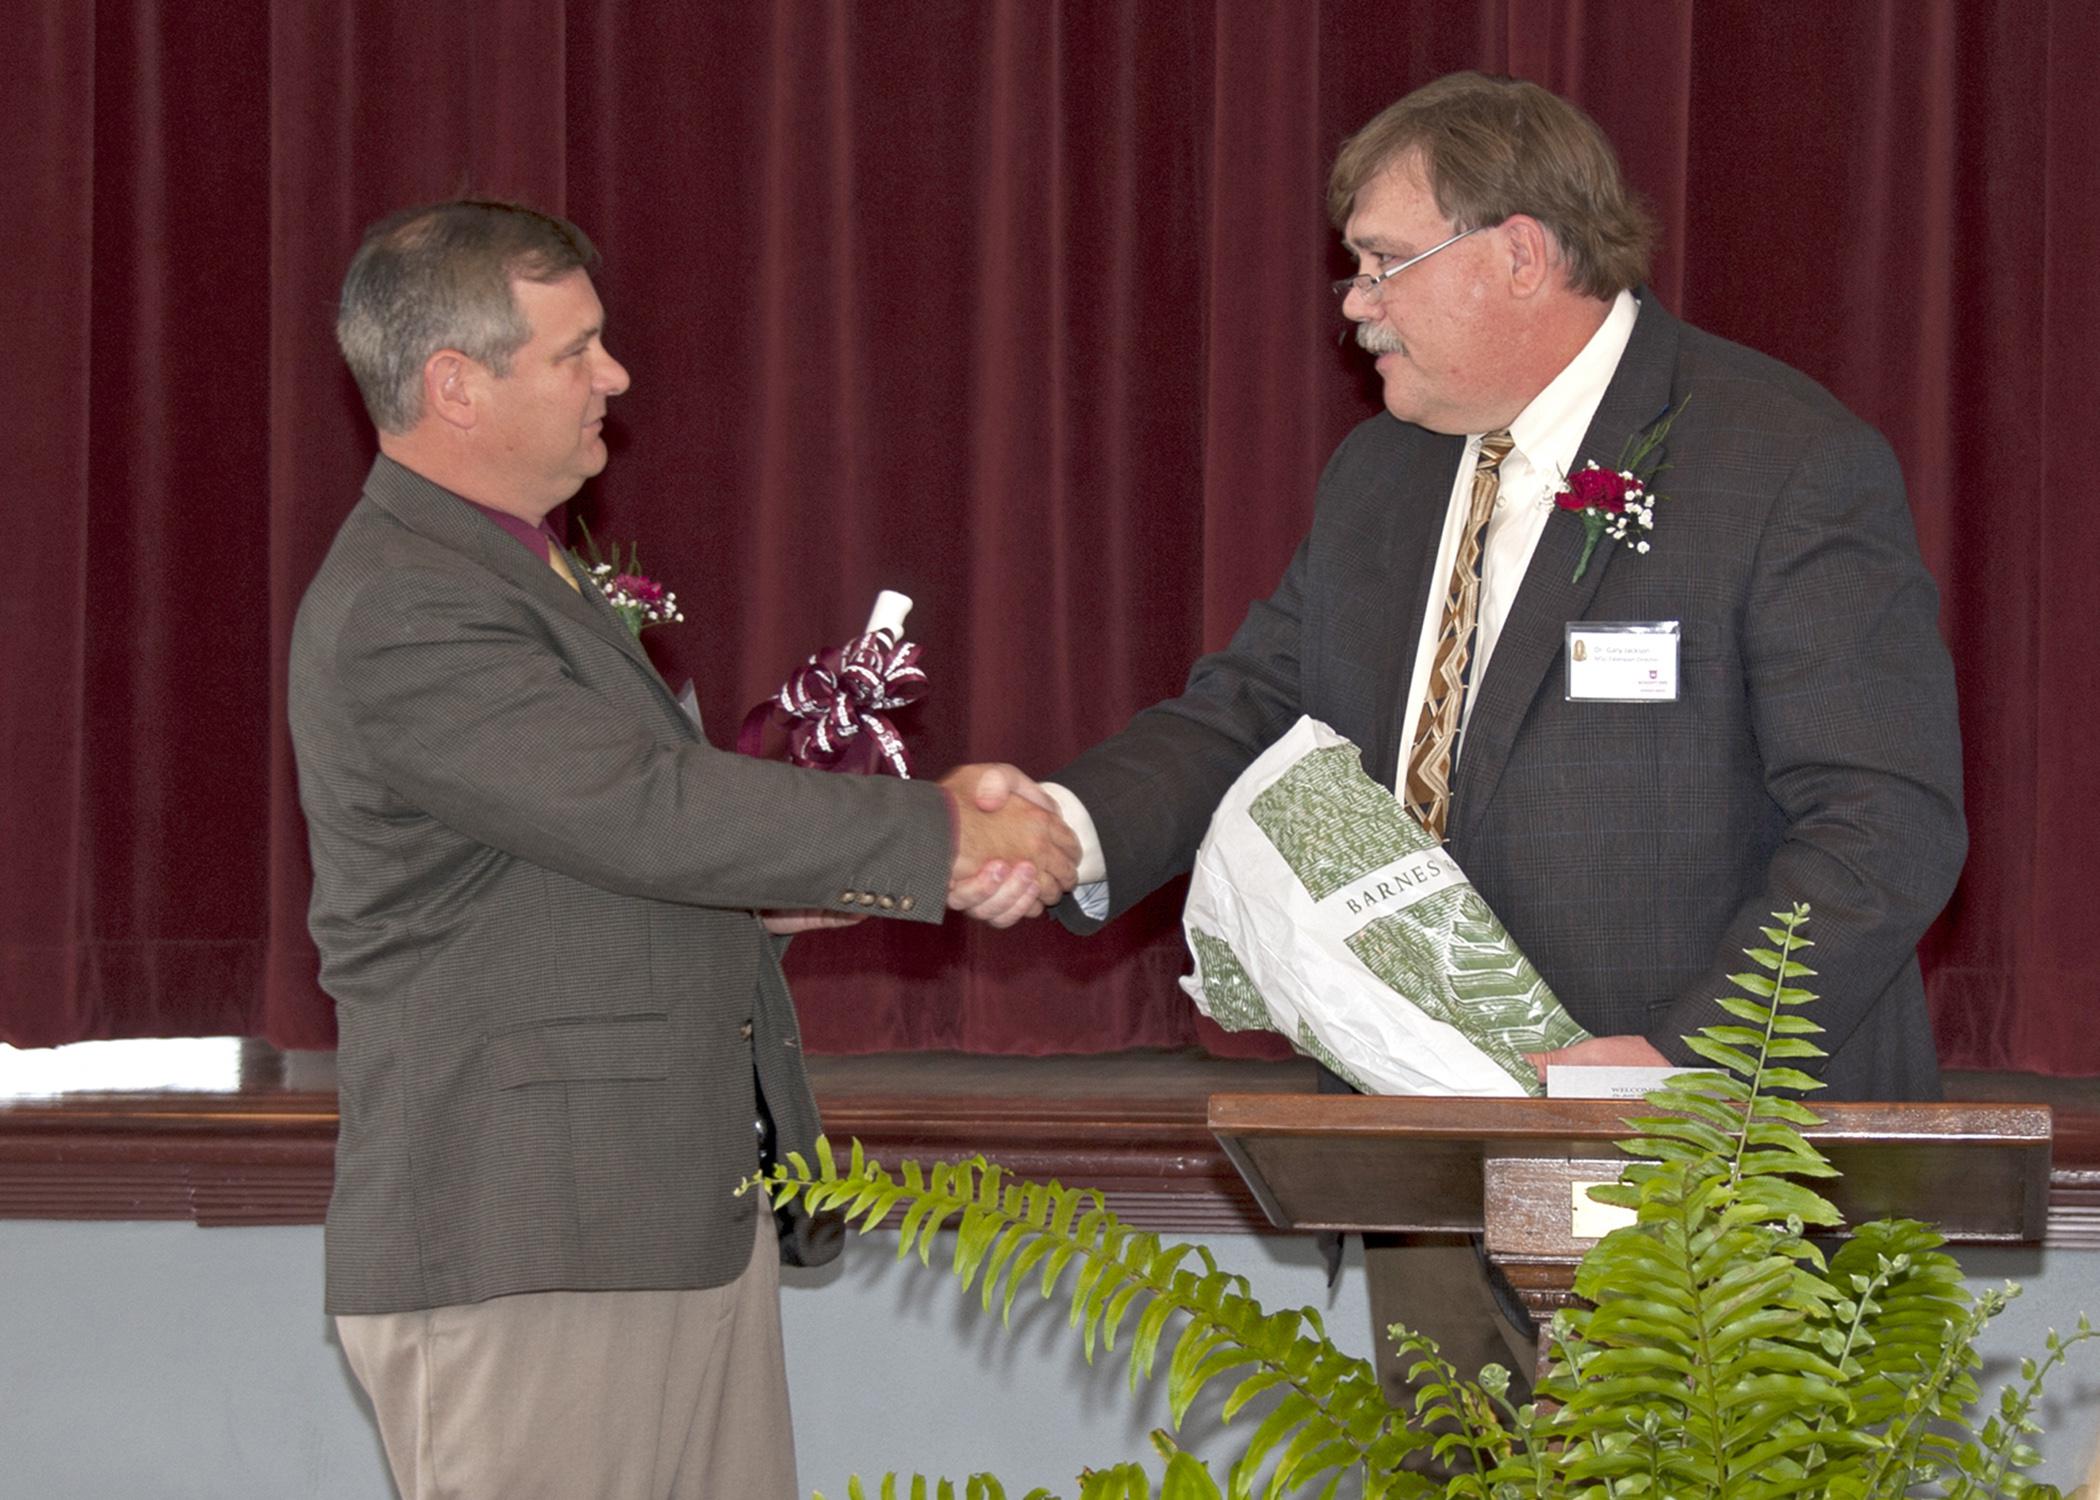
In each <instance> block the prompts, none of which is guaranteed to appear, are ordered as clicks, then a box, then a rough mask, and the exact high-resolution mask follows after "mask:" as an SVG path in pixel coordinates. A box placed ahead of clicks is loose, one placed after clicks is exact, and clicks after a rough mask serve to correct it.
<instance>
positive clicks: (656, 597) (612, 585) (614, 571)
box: [569, 517, 685, 640]
mask: <svg viewBox="0 0 2100 1500" xmlns="http://www.w3.org/2000/svg"><path fill="white" fill-rule="evenodd" d="M576 524H577V526H578V527H579V528H581V530H582V532H583V551H582V552H573V551H572V552H571V553H570V554H569V555H570V556H571V557H573V558H574V559H575V560H576V564H577V567H578V568H579V569H580V570H581V571H582V572H583V573H584V574H586V575H588V576H589V578H590V580H591V582H592V584H593V585H595V586H596V588H597V590H598V592H599V593H601V594H603V595H604V596H605V602H606V603H607V604H610V605H611V606H612V607H613V613H615V614H617V615H618V616H619V617H620V618H621V619H622V620H624V621H626V623H627V628H628V629H629V630H631V631H633V632H634V638H635V639H636V640H640V639H641V638H642V632H643V631H645V630H647V629H649V628H650V627H651V626H654V625H681V624H683V623H685V616H684V615H683V614H681V613H680V612H679V609H678V596H677V595H676V594H674V593H672V592H671V591H670V590H669V589H667V588H665V587H664V586H663V585H662V584H660V583H658V582H657V581H656V580H655V579H654V578H651V577H650V576H649V575H648V574H646V573H644V572H643V571H642V562H641V556H640V554H639V552H638V551H637V549H636V547H635V545H634V544H633V543H632V542H630V543H628V545H627V556H626V558H625V559H624V560H623V559H622V558H621V556H620V546H619V543H617V542H615V543H614V544H613V549H612V555H611V556H610V557H606V556H603V555H601V554H600V553H599V551H598V540H597V538H596V537H593V536H592V535H591V528H590V527H588V526H585V525H584V524H583V521H582V519H581V518H580V517H579V518H578V519H577V522H576Z"/></svg>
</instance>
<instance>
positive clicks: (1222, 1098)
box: [1208, 1093, 2055, 1147]
mask: <svg viewBox="0 0 2100 1500" xmlns="http://www.w3.org/2000/svg"><path fill="white" fill-rule="evenodd" d="M1803 1102H1804V1103H1806V1104H1807V1105H1808V1107H1809V1108H1810V1109H1812V1110H1814V1111H1815V1112H1816V1113H1817V1114H1818V1115H1821V1116H1822V1117H1823V1123H1822V1124H1821V1125H1818V1126H1813V1127H1811V1128H1809V1129H1807V1130H1805V1131H1803V1132H1802V1133H1803V1134H1804V1135H1805V1136H1807V1137H1808V1138H1809V1139H1811V1140H1815V1141H1823V1142H1848V1141H1883V1140H1888V1141H1912V1142H1919V1143H1925V1142H1938V1143H1941V1144H1949V1145H1959V1144H1962V1143H1975V1144H1977V1145H1984V1144H1992V1145H1998V1146H2019V1145H2033V1146H2038V1147H2046V1146H2047V1145H2048V1144H2049V1143H2050V1140H2051V1136H2052V1134H2053V1130H2054V1122H2055V1116H2054V1113H2053V1111H2052V1110H2051V1109H2050V1107H2049V1106H2048V1105H2046V1104H2027V1103H2003V1102H1985V1103H1972V1102H1958V1101H1955V1102H1935V1103H1885V1102H1845V1103H1829V1104H1818V1103H1816V1102H1815V1101H1813V1100H1804V1101H1803ZM1653 1113H1654V1110H1653V1108H1652V1106H1650V1105H1649V1104H1647V1103H1646V1102H1645V1101H1644V1100H1639V1099H1531V1098H1519V1099H1475V1098H1455V1097H1427V1096H1399V1095H1357V1094H1303V1093H1299V1094H1212V1095H1211V1096H1210V1106H1209V1113H1208V1120H1209V1125H1210V1129H1211V1131H1212V1133H1213V1134H1215V1135H1220V1136H1248V1135H1257V1136H1259V1135H1273V1136H1284V1135H1340V1136H1356V1135H1363V1136H1386V1135H1408V1136H1421V1137H1428V1138H1437V1139H1454V1138H1456V1139H1466V1138H1480V1139H1493V1140H1505V1141H1511V1142H1524V1141H1539V1142H1542V1143H1543V1142H1548V1141H1555V1140H1579V1141H1611V1140H1616V1139H1618V1138H1620V1137H1622V1136H1626V1135H1630V1134H1636V1133H1637V1132H1636V1131H1635V1130H1634V1128H1633V1127H1632V1126H1630V1125H1629V1124H1628V1123H1627V1122H1628V1121H1629V1120H1631V1119H1634V1118H1636V1117H1639V1116H1642V1115H1646V1114H1653Z"/></svg>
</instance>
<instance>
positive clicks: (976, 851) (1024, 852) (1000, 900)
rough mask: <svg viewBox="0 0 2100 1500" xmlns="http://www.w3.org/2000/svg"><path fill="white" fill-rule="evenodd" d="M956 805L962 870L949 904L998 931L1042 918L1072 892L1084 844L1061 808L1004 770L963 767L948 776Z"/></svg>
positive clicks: (953, 879)
mask: <svg viewBox="0 0 2100 1500" xmlns="http://www.w3.org/2000/svg"><path fill="white" fill-rule="evenodd" d="M941 785H942V787H944V788H945V789H946V790H947V791H948V793H949V795H950V796H951V797H952V798H953V799H954V803H955V820H956V829H957V838H956V855H955V868H954V870H953V871H952V873H951V875H950V877H949V882H948V906H949V909H950V910H951V911H960V912H965V913H967V914H968V915H970V916H973V917H976V918H977V919H978V920H980V921H983V922H989V923H990V924H991V925H992V926H994V927H1010V926H1012V925H1013V924H1014V923H1016V922H1018V921H1020V920H1021V919H1022V918H1024V917H1033V916H1038V915H1040V914H1041V912H1042V911H1043V909H1044V908H1045V907H1047V906H1053V905H1055V904H1056V903H1057V901H1058V900H1059V899H1060V898H1061V897H1062V896H1063V895H1064V893H1065V892H1066V891H1068V890H1070V889H1071V888H1072V881H1073V879H1074V878H1075V876H1076V875H1077V873H1078V869H1079V840H1078V839H1077V838H1075V837H1074V836H1073V834H1072V830H1071V829H1069V828H1067V827H1066V826H1065V821H1064V819H1063V818H1061V817H1060V816H1058V813H1057V804H1056V803H1055V802H1053V801H1052V800H1051V798H1050V795H1049V794H1048V793H1047V792H1045V791H1044V790H1043V789H1042V788H1041V787H1039V786H1037V785H1036V783H1035V782H1034V781H1032V780H1031V779H1030V778H1029V777H1028V776H1027V775H1026V774H1025V773H1023V772H1022V771H1020V770H1018V769H1017V768H1015V767H1013V766H1009V765H1003V764H996V763H993V764H985V765H972V766H958V767H957V768H956V769H955V770H953V771H950V772H949V773H948V774H947V775H946V776H944V777H942V778H941Z"/></svg>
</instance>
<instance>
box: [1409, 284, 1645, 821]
mask: <svg viewBox="0 0 2100 1500" xmlns="http://www.w3.org/2000/svg"><path fill="white" fill-rule="evenodd" d="M1681 326H1682V325H1680V324H1679V323H1678V321H1677V320H1676V319H1675V318H1673V317H1671V316H1670V315H1669V314H1668V313H1666V312H1664V311H1663V309H1662V307H1661V306H1660V305H1659V304H1658V303H1657V302H1656V301H1655V298H1654V296H1653V294H1652V293H1647V292H1644V293H1643V297H1642V304H1641V313H1640V317H1639V318H1638V319H1636V320H1635V322H1634V325H1633V336H1632V337H1631V338H1630V339H1629V340H1628V341H1627V344H1626V352H1625V353H1624V354H1623V355H1621V356H1620V358H1619V368H1618V369H1617V370H1616V371H1615V372H1614V373H1613V375H1612V378H1611V384H1610V385H1608V386H1606V387H1605V391H1604V399H1603V401H1602V402H1600V403H1599V404H1598V407H1597V414H1596V416H1595V417H1593V418H1591V420H1590V427H1589V431H1588V432H1587V433H1585V434H1584V436H1583V439H1582V446H1581V447H1580V448H1579V449H1577V450H1576V454H1575V465H1574V466H1575V467H1576V468H1580V467H1581V466H1582V465H1583V464H1585V463H1587V462H1589V461H1590V460H1591V459H1595V460H1596V461H1597V463H1599V464H1600V465H1604V466H1606V467H1611V468H1616V467H1617V466H1618V463H1619V460H1620V457H1621V456H1622V455H1623V454H1624V453H1625V451H1626V444H1627V440H1628V439H1629V438H1630V437H1632V436H1633V435H1634V434H1635V433H1637V432H1642V431H1645V430H1646V429H1647V428H1648V427H1649V426H1650V425H1652V424H1653V423H1654V422H1655V421H1656V419H1657V418H1659V417H1660V416H1661V415H1662V414H1663V410H1664V408H1665V407H1667V406H1668V405H1669V404H1670V403H1671V401H1672V400H1674V399H1677V397H1678V396H1679V394H1680V393H1678V392H1675V391H1673V390H1672V388H1671V384H1672V378H1673V376H1674V373H1675V371H1676V367H1677V343H1678V333H1679V330H1680V328H1681ZM1664 456H1665V457H1667V454H1666V453H1665V455H1664ZM1582 543H1583V526H1582V521H1581V520H1580V518H1578V517H1577V516H1576V515H1575V514H1574V513H1573V512H1571V511H1564V510H1555V511H1554V513H1553V514H1552V515H1551V516H1550V517H1548V518H1547V521H1546V529H1545V531H1544V532H1543V533H1542V534H1541V535H1540V537H1539V544H1538V550H1537V551H1535V552H1533V553H1532V555H1531V565H1530V566H1529V567H1528V568H1527V569H1525V572H1524V583H1523V586H1522V587H1520V588H1519V589H1518V590H1517V597H1516V598H1515V600H1513V601H1512V603H1511V606H1510V612H1509V619H1508V620H1506V621H1505V622H1504V623H1503V626H1502V634H1501V636H1500V638H1499V639H1497V641H1496V642H1495V654H1494V656H1493V657H1492V658H1491V659H1490V660H1489V662H1488V668H1487V672H1486V673H1485V675H1484V676H1483V677H1482V678H1481V682H1480V696H1479V699H1478V700H1477V701H1476V702H1475V703H1474V705H1473V713H1472V717H1471V718H1470V719H1468V720H1467V723H1466V733H1465V738H1464V741H1463V742H1462V744H1461V746H1460V751H1459V761H1458V779H1457V783H1456V785H1455V786H1453V788H1452V794H1451V815H1450V816H1451V826H1450V828H1449V830H1448V831H1449V834H1450V837H1451V838H1452V839H1453V840H1454V841H1459V840H1462V839H1464V837H1465V836H1466V835H1467V834H1469V833H1470V832H1471V831H1472V829H1473V828H1474V826H1475V825H1476V824H1477V823H1478V822H1479V820H1480V817H1481V815H1482V813H1483V811H1484V810H1485V808H1486V807H1487V804H1488V803H1489V802H1490V801H1491V800H1492V799H1493V797H1494V795H1495V788H1496V786H1497V785H1498V784H1499V783H1500V782H1501V780H1502V772H1503V770H1504V769H1505V768H1506V767H1507V766H1508V764H1509V757H1510V751H1511V749H1512V747H1514V745H1515V744H1516V740H1517V735H1518V734H1519V733H1520V732H1521V731H1522V729H1523V727H1524V720H1525V718H1526V717H1527V716H1528V715H1529V713H1530V711H1531V706H1532V704H1533V703H1534V702H1536V700H1537V698H1538V694H1539V687H1540V684H1541V683H1542V682H1543V681H1544V680H1545V677H1546V674H1547V673H1548V672H1549V671H1550V670H1551V669H1552V667H1553V665H1554V664H1555V663H1556V662H1557V661H1558V660H1559V658H1560V653H1561V643H1562V641H1563V640H1564V639H1565V638H1566V627H1567V623H1568V622H1569V621H1570V620H1580V619H1584V618H1586V617H1587V613H1588V610H1589V607H1590V601H1591V600H1592V599H1594V598H1595V597H1596V594H1597V590H1598V588H1599V587H1600V586H1601V585H1602V584H1603V582H1604V575H1605V574H1606V573H1607V572H1608V571H1609V570H1610V569H1611V566H1612V563H1613V561H1614V554H1615V553H1616V552H1617V550H1618V548H1617V546H1616V544H1615V543H1613V542H1612V540H1611V539H1610V538H1609V537H1605V538H1602V539H1601V540H1599V542H1598V543H1597V550H1596V551H1595V552H1594V553H1593V554H1591V556H1590V563H1589V566H1588V567H1587V568H1586V569H1584V570H1583V574H1582V579H1581V581H1580V582H1579V583H1578V582H1576V581H1575V577H1574V575H1575V565H1576V563H1577V561H1578V560H1579V559H1580V558H1581V556H1582Z"/></svg>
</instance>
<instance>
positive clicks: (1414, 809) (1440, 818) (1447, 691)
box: [1402, 431, 1513, 838]
mask: <svg viewBox="0 0 2100 1500" xmlns="http://www.w3.org/2000/svg"><path fill="white" fill-rule="evenodd" d="M1512 446H1513V445H1512V443H1511V441H1510V436H1509V434H1508V433H1507V432H1506V431H1505V432H1490V433H1488V434H1486V435H1485V436H1484V437H1482V438H1481V440H1480V461H1479V463H1478V464H1477V465H1475V467H1474V469H1473V498H1472V505H1471V507H1470V508H1469V509H1468V510H1467V512H1466V532H1465V535H1464V536H1463V537H1461V538H1460V539H1459V544H1458V557H1457V559H1456V560H1455V561H1454V562H1453V563H1452V566H1451V583H1450V586H1449V587H1448V588H1447V589H1446V590H1445V591H1444V622H1443V625H1442V626H1441V627H1440V628H1439V629H1438V631H1437V638H1436V659H1435V661H1434V662H1433V663H1432V664H1431V666H1430V669H1429V686H1428V690H1427V691H1426V692H1425V693H1424V694H1423V697H1422V716H1421V718H1419V719H1418V720H1416V722H1415V737H1414V743H1413V745H1412V747H1411V748H1410V749H1409V751H1408V755H1407V779H1406V781H1405V782H1404V783H1402V785H1403V788H1404V792H1405V795H1404V797H1403V799H1402V800H1403V801H1405V803H1406V804H1407V810H1408V811H1409V812H1411V813H1413V814H1414V815H1415V818H1416V819H1417V821H1419V822H1420V823H1421V825H1422V826H1423V827H1424V828H1426V829H1428V830H1429V831H1430V833H1432V834H1434V835H1435V836H1436V837H1437V838H1442V837H1443V836H1444V820H1445V818H1446V816H1447V815H1448V814H1449V812H1450V810H1451V768H1452V767H1453V766H1454V765H1455V764H1456V763H1457V761H1458V734H1459V725H1460V723H1461V722H1462V721H1463V717H1464V709H1465V703H1466V684H1467V677H1468V672H1467V669H1468V668H1469V667H1470V666H1471V664H1472V660H1473V637H1474V635H1475V633H1476V632H1477V630H1478V627H1479V621H1480V554H1481V550H1482V547H1483V545H1484V544H1485V542H1486V539H1487V523H1488V517H1489V516H1490V515H1491V514H1493V512H1494V509H1495V486H1496V477H1497V475H1498V474H1499V473H1500V472H1501V469H1502V460H1503V459H1505V458H1507V457H1508V456H1509V450H1510V448H1511V447H1512Z"/></svg>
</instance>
